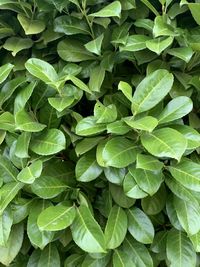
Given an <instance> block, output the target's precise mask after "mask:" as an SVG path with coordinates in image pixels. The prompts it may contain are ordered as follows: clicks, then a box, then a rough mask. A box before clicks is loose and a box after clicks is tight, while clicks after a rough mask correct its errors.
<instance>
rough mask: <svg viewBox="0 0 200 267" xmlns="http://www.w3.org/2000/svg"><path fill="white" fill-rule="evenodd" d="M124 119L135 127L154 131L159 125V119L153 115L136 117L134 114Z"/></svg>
mask: <svg viewBox="0 0 200 267" xmlns="http://www.w3.org/2000/svg"><path fill="white" fill-rule="evenodd" d="M123 121H124V122H125V123H126V124H128V126H130V127H131V128H133V129H137V130H143V131H148V132H152V131H153V130H154V128H156V126H157V125H158V120H157V119H156V118H154V117H152V116H145V117H143V118H141V119H135V118H134V116H130V117H125V118H123Z"/></svg>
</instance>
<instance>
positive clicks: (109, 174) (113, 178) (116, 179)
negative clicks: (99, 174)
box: [104, 167, 126, 185]
mask: <svg viewBox="0 0 200 267" xmlns="http://www.w3.org/2000/svg"><path fill="white" fill-rule="evenodd" d="M125 173H126V169H125V168H121V169H118V168H113V167H107V168H105V169H104V174H105V176H106V178H107V179H108V181H109V182H111V183H113V184H119V185H121V184H122V182H123V179H124V176H125Z"/></svg>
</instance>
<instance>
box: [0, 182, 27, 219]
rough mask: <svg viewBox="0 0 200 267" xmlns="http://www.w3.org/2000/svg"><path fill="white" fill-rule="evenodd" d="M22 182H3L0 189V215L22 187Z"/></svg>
mask: <svg viewBox="0 0 200 267" xmlns="http://www.w3.org/2000/svg"><path fill="white" fill-rule="evenodd" d="M22 187H23V184H22V183H17V182H10V183H7V184H5V185H4V186H3V187H1V189H0V215H1V214H2V213H3V211H4V210H5V209H6V207H7V206H8V205H9V204H10V202H11V201H12V200H13V199H14V198H15V197H16V195H17V194H18V192H19V191H20V189H22Z"/></svg>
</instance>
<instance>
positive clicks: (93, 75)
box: [89, 66, 105, 92]
mask: <svg viewBox="0 0 200 267" xmlns="http://www.w3.org/2000/svg"><path fill="white" fill-rule="evenodd" d="M104 78H105V70H104V68H102V67H101V66H97V67H95V68H93V69H92V70H91V72H90V80H89V89H90V90H91V91H92V92H100V91H101V87H102V84H103V81H104Z"/></svg>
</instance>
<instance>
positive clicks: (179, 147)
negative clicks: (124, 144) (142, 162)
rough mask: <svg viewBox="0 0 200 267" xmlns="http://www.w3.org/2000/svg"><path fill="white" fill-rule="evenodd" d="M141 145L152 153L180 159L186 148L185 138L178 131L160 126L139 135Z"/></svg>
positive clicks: (160, 156) (161, 156)
mask: <svg viewBox="0 0 200 267" xmlns="http://www.w3.org/2000/svg"><path fill="white" fill-rule="evenodd" d="M141 142H142V145H143V146H144V147H145V148H146V150H147V151H148V152H149V153H151V154H152V155H154V156H156V157H159V158H163V157H169V158H174V159H177V160H178V161H180V159H181V157H182V155H183V153H184V152H185V150H186V148H187V140H186V139H185V138H184V136H183V135H182V134H180V133H179V132H178V131H176V130H174V129H171V128H162V129H158V130H155V131H153V132H152V133H148V134H147V133H145V134H143V135H142V136H141Z"/></svg>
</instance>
